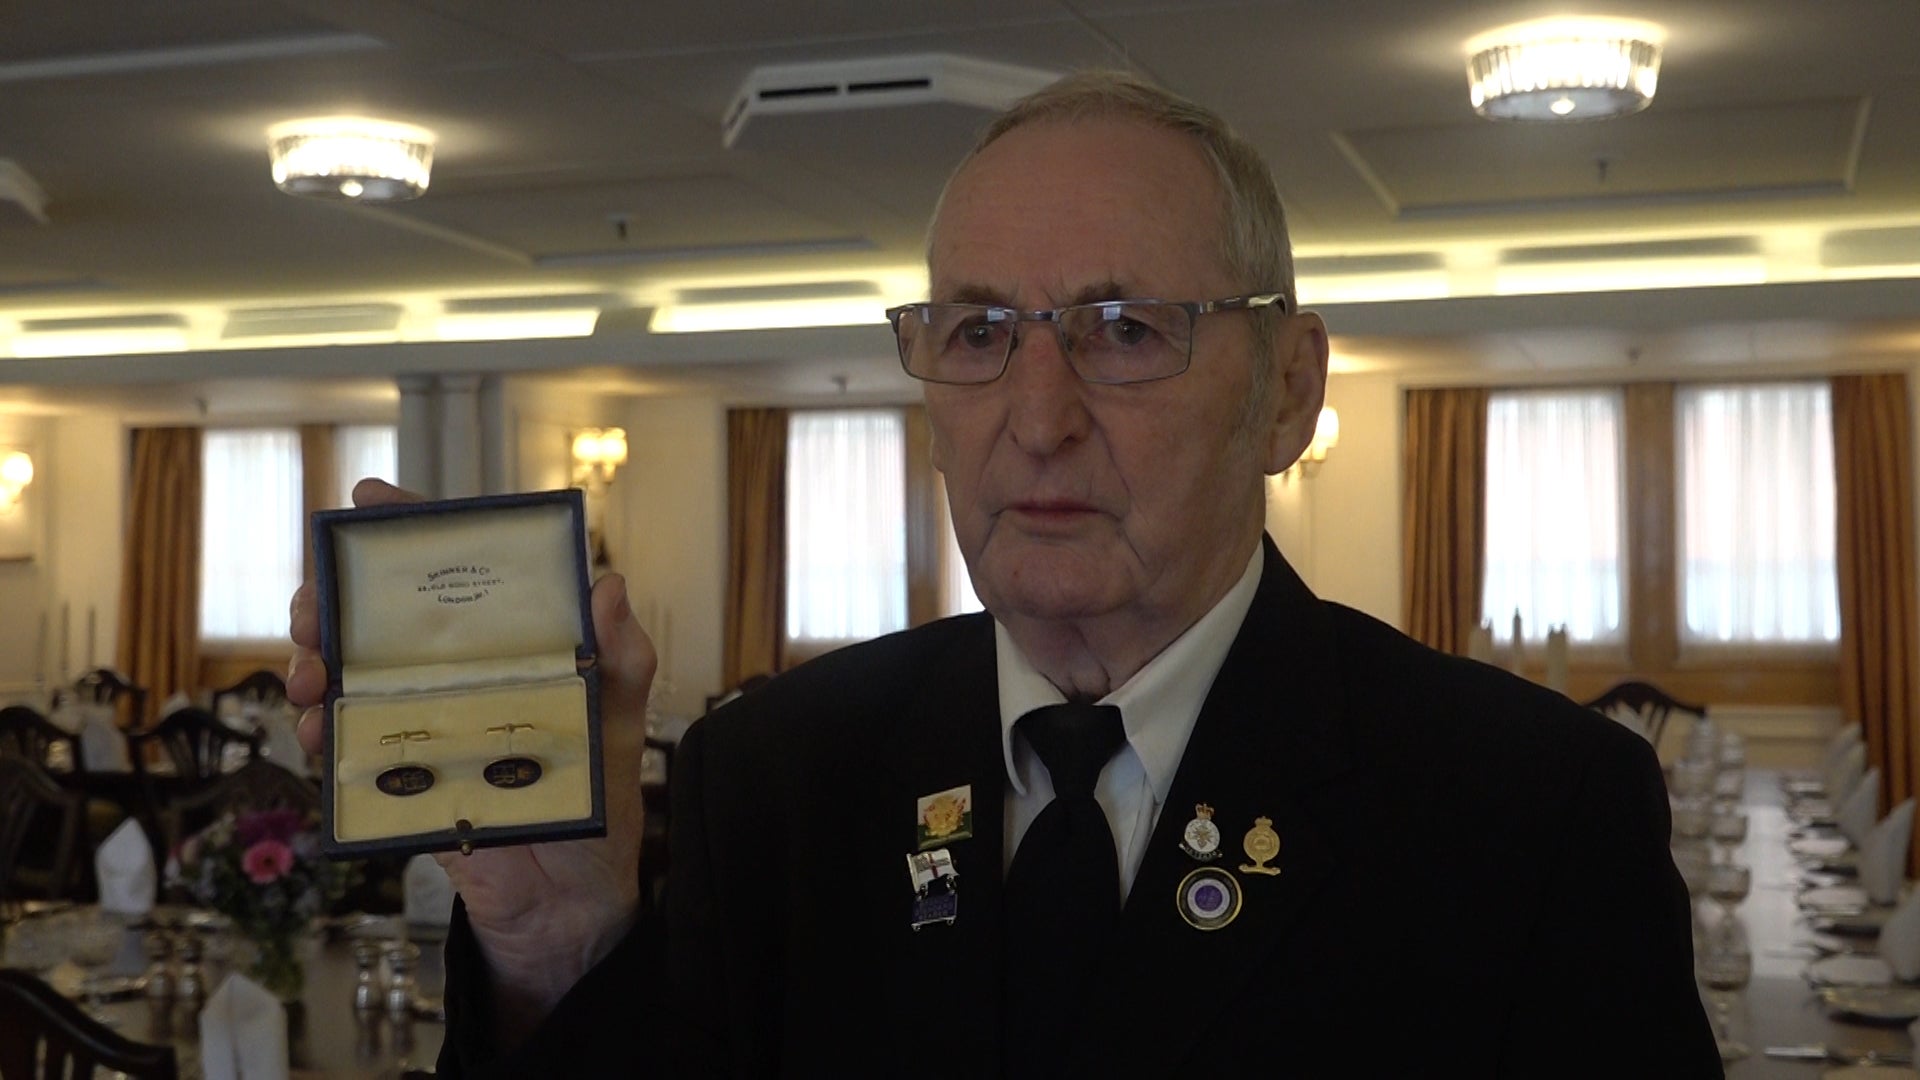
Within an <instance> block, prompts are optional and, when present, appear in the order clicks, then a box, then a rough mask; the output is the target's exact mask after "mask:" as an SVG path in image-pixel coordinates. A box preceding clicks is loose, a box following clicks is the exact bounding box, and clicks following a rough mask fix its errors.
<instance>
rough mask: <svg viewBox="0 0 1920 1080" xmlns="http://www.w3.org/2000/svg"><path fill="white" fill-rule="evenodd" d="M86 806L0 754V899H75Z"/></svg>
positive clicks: (20, 761) (26, 764) (37, 770)
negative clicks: (82, 824) (81, 829)
mask: <svg viewBox="0 0 1920 1080" xmlns="http://www.w3.org/2000/svg"><path fill="white" fill-rule="evenodd" d="M86 805H87V799H86V796H85V795H83V794H81V793H80V792H77V791H68V790H67V789H66V788H63V787H61V786H60V785H59V784H58V783H56V782H55V781H54V779H53V777H51V776H49V775H48V774H47V771H46V770H45V769H43V768H41V767H40V766H39V765H37V764H35V763H34V762H31V761H28V760H27V759H26V758H23V757H15V756H12V755H5V754H0V900H24V899H43V900H72V899H78V898H79V897H78V895H77V894H78V891H79V888H80V875H79V874H77V873H76V868H77V867H78V865H79V863H78V859H79V857H80V855H81V854H82V853H81V851H80V845H81V841H82V835H81V831H80V826H81V821H82V818H83V815H84V814H85V813H86ZM12 1075H13V1074H12V1073H10V1072H7V1071H6V1070H5V1069H4V1068H0V1076H5V1077H9V1078H10V1077H11V1076H12Z"/></svg>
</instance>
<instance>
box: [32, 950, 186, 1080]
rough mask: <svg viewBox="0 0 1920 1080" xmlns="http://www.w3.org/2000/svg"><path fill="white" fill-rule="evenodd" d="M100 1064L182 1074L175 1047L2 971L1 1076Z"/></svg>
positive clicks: (155, 1077)
mask: <svg viewBox="0 0 1920 1080" xmlns="http://www.w3.org/2000/svg"><path fill="white" fill-rule="evenodd" d="M96 1069H99V1070H104V1071H107V1072H118V1073H121V1074H123V1075H125V1076H129V1077H132V1078H133V1080H176V1078H177V1077H178V1076H179V1075H180V1074H179V1071H178V1067H177V1065H176V1064H175V1061H174V1056H173V1047H171V1046H154V1045H151V1044H149V1043H141V1042H135V1041H133V1040H132V1039H129V1038H126V1037H125V1036H122V1035H120V1034H119V1033H117V1032H115V1031H114V1030H113V1029H112V1028H109V1027H107V1026H106V1025H105V1024H102V1023H100V1022H99V1021H97V1020H94V1019H93V1018H91V1017H89V1016H88V1015H87V1014H86V1013H84V1012H82V1011H81V1010H80V1007H79V1006H78V1005H75V1004H74V1003H73V1002H71V1001H68V1000H67V999H66V998H65V997H63V996H62V995H61V994H60V992H59V991H57V990H55V989H54V988H53V987H51V986H48V985H47V984H46V983H44V982H41V981H40V980H39V979H36V978H34V977H33V976H32V975H29V974H27V973H26V972H24V971H12V970H0V1076H4V1077H6V1078H7V1080H15V1078H16V1077H18V1078H19V1080H42V1078H52V1077H67V1076H93V1075H94V1071H95V1070H96Z"/></svg>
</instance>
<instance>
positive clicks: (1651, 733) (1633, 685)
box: [1585, 679, 1707, 750]
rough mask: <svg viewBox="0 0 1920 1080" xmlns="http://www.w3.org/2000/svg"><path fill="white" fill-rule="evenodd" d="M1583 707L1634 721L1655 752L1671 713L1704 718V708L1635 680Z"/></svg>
mask: <svg viewBox="0 0 1920 1080" xmlns="http://www.w3.org/2000/svg"><path fill="white" fill-rule="evenodd" d="M1585 705H1586V707H1587V708H1589V709H1594V710H1596V711H1598V712H1602V713H1605V714H1607V715H1608V716H1609V717H1612V718H1614V719H1619V715H1620V714H1621V713H1623V712H1625V713H1631V714H1632V715H1634V716H1636V717H1638V718H1639V722H1640V726H1641V734H1643V735H1645V736H1646V737H1647V741H1648V742H1650V743H1652V744H1653V748H1654V749H1655V750H1658V749H1660V737H1661V736H1662V735H1664V734H1665V733H1666V730H1667V720H1668V719H1669V718H1670V717H1672V715H1673V714H1674V713H1685V714H1687V715H1689V716H1692V717H1694V718H1695V719H1702V718H1704V717H1705V716H1706V715H1707V707H1706V706H1705V705H1690V704H1688V703H1687V702H1684V701H1681V700H1679V699H1677V698H1675V697H1673V696H1672V695H1670V694H1668V693H1667V692H1666V691H1665V690H1662V689H1660V688H1659V687H1657V686H1655V685H1653V684H1652V683H1648V682H1640V681H1638V680H1635V679H1629V680H1627V681H1626V682H1623V683H1620V684H1618V685H1616V686H1614V687H1612V688H1611V689H1609V690H1608V691H1607V692H1606V693H1604V694H1601V695H1600V696H1599V697H1597V698H1594V699H1593V700H1592V701H1588V702H1585Z"/></svg>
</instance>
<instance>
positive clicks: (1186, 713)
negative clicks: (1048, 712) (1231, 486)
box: [993, 545, 1263, 803]
mask: <svg viewBox="0 0 1920 1080" xmlns="http://www.w3.org/2000/svg"><path fill="white" fill-rule="evenodd" d="M1262 554H1263V553H1262V551H1261V548H1260V546H1259V545H1255V546H1254V549H1253V556H1252V557H1251V558H1249V559H1248V560H1247V568H1246V569H1245V570H1244V571H1242V572H1241V574H1240V580H1239V581H1237V582H1235V583H1234V586H1233V588H1231V589H1228V590H1227V594H1226V595H1225V596H1222V597H1221V598H1220V601H1219V602H1218V603H1216V604H1214V605H1213V607H1212V608H1211V609H1209V610H1208V611H1207V613H1206V614H1205V615H1202V616H1200V618H1199V620H1198V621H1196V622H1195V623H1194V624H1193V625H1192V626H1189V627H1188V628H1187V629H1186V630H1185V631H1184V632H1182V633H1181V635H1180V636H1179V637H1177V638H1174V639H1173V641H1172V643H1170V644H1169V645H1168V646H1167V647H1166V648H1164V649H1162V650H1160V653H1159V655H1157V656H1155V657H1154V658H1153V659H1152V660H1149V661H1147V664H1146V666H1145V667H1143V668H1141V669H1140V670H1139V671H1137V672H1135V673H1134V675H1133V678H1131V679H1128V680H1127V681H1126V682H1125V683H1124V684H1123V685H1121V686H1120V687H1119V688H1118V689H1116V690H1114V691H1113V692H1112V693H1110V694H1108V695H1107V696H1106V697H1103V698H1101V699H1100V702H1099V703H1100V704H1102V705H1117V706H1119V707H1120V714H1121V720H1122V722H1123V723H1124V724H1125V726H1126V729H1127V745H1129V746H1131V747H1132V748H1133V752H1134V753H1135V754H1137V755H1139V758H1140V762H1141V764H1142V765H1144V766H1145V767H1146V773H1147V782H1148V783H1149V784H1151V785H1152V786H1153V796H1154V800H1155V801H1156V802H1160V803H1164V802H1166V799H1167V792H1168V790H1169V789H1170V788H1171V787H1172V786H1173V774H1174V772H1175V770H1177V769H1178V768H1179V767H1180V758H1181V756H1182V755H1184V754H1185V753H1186V752H1187V738H1188V736H1190V735H1192V734H1193V725H1194V722H1195V721H1196V720H1198V719H1199V718H1200V706H1201V705H1202V704H1204V703H1205V702H1206V699H1207V691H1208V690H1209V689H1210V688H1212V686H1213V677H1214V676H1215V675H1217V674H1219V673H1220V665H1221V664H1223V663H1225V662H1226V659H1227V650H1228V649H1229V648H1231V647H1232V646H1233V639H1234V638H1235V637H1237V636H1238V635H1239V633H1240V624H1241V623H1242V622H1244V621H1246V617H1247V610H1248V609H1249V608H1251V607H1252V606H1253V594H1254V593H1255V591H1257V590H1258V588H1259V585H1260V567H1261V563H1262V559H1261V556H1262ZM993 642H994V655H995V660H996V665H995V666H996V669H997V671H998V672H999V680H1000V747H1001V753H1002V754H1003V755H1004V757H1005V760H1006V767H1007V782H1008V783H1009V784H1011V785H1012V786H1013V790H1014V791H1015V792H1017V793H1019V794H1020V795H1023V796H1024V795H1026V793H1027V786H1026V783H1025V781H1024V780H1022V779H1021V777H1020V772H1019V770H1018V769H1016V768H1015V767H1014V756H1013V725H1014V723H1015V721H1017V720H1019V719H1020V718H1021V717H1022V716H1025V715H1026V714H1027V713H1029V712H1031V711H1033V710H1034V709H1037V708H1039V707H1041V706H1042V705H1058V704H1061V703H1063V702H1065V701H1066V700H1067V699H1066V695H1064V694H1062V693H1061V692H1060V691H1059V689H1058V688H1056V687H1055V686H1054V685H1053V684H1052V683H1050V682H1048V681H1047V677H1046V676H1045V675H1042V674H1040V671H1039V669H1038V668H1036V667H1034V666H1033V663H1032V662H1031V661H1029V660H1028V659H1027V656H1026V654H1025V653H1023V652H1021V651H1020V647H1019V646H1018V645H1016V644H1014V641H1013V635H1011V634H1009V633H1007V628H1006V627H1004V626H1002V625H1000V621H999V620H998V619H995V620H994V623H993Z"/></svg>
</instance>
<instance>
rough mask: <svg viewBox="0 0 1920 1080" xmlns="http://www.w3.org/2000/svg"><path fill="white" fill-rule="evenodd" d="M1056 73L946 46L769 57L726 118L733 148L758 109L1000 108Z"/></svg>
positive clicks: (772, 112)
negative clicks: (800, 58) (853, 56)
mask: <svg viewBox="0 0 1920 1080" xmlns="http://www.w3.org/2000/svg"><path fill="white" fill-rule="evenodd" d="M1056 78H1058V75H1057V74H1055V73H1054V72H1051V71H1042V70H1040V69H1038V68H1029V67H1019V66H1016V65H1013V64H996V63H993V62H991V61H987V60H975V59H972V58H970V57H964V56H950V55H948V54H946V53H917V54H914V55H911V56H881V57H870V58H867V59H863V60H829V61H822V62H819V63H811V64H769V65H767V66H765V67H757V68H754V69H753V71H752V72H750V73H749V74H748V75H747V78H746V81H745V82H743V83H741V85H740V90H739V92H738V93H736V94H735V95H734V97H733V102H732V104H730V105H728V106H727V112H726V116H725V117H724V118H723V119H722V121H721V126H720V129H721V136H720V139H721V142H722V143H723V144H724V145H726V146H727V147H729V148H731V147H732V146H733V145H734V144H735V143H736V142H738V141H739V139H740V133H741V132H742V131H744V130H745V129H746V127H747V124H748V123H749V122H751V121H752V120H754V119H755V118H757V117H773V116H783V115H794V114H797V113H826V112H847V111H850V110H855V109H873V108H884V107H890V106H900V105H966V106H970V107H972V108H975V109H980V110H983V111H986V112H998V111H999V110H1001V109H1004V108H1006V107H1007V106H1008V105H1011V104H1013V103H1014V102H1015V101H1017V100H1019V99H1020V98H1022V97H1025V96H1026V95H1028V94H1030V93H1032V92H1034V91H1035V90H1038V89H1040V88H1041V87H1043V86H1045V85H1047V84H1048V83H1050V82H1052V81H1053V80H1054V79H1056Z"/></svg>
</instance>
